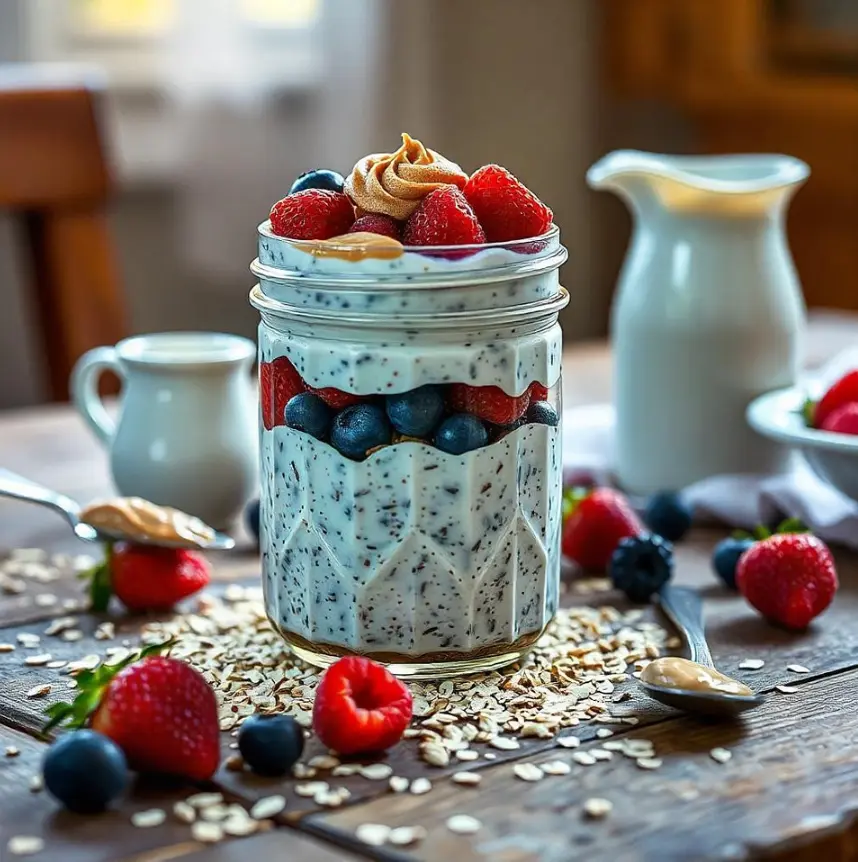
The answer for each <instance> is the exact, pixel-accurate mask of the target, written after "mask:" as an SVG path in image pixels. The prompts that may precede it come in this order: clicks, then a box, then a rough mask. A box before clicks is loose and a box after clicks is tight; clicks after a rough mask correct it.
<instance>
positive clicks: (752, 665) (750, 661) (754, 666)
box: [739, 658, 765, 670]
mask: <svg viewBox="0 0 858 862" xmlns="http://www.w3.org/2000/svg"><path fill="white" fill-rule="evenodd" d="M764 665H765V662H764V661H763V660H762V659H761V658H746V659H745V660H744V661H743V662H742V663H741V664H740V665H739V670H759V669H760V668H761V667H763V666H764Z"/></svg>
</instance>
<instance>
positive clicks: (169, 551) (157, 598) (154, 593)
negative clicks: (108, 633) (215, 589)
mask: <svg viewBox="0 0 858 862" xmlns="http://www.w3.org/2000/svg"><path fill="white" fill-rule="evenodd" d="M85 577H87V578H89V579H90V591H89V593H90V600H91V602H92V610H93V611H95V612H96V613H103V612H104V611H106V610H107V605H108V603H109V601H110V596H111V595H115V596H116V597H117V598H118V599H119V601H121V602H122V604H124V605H125V607H126V608H128V610H130V611H156V610H167V609H169V608H172V607H173V606H174V605H175V604H176V603H177V602H180V601H181V600H182V599H186V598H188V596H192V595H194V593H198V592H199V591H200V590H201V589H203V587H206V586H208V583H209V581H211V569H210V567H209V564H208V562H206V559H205V557H203V555H202V554H200V553H198V552H197V551H192V550H189V549H186V548H159V547H157V546H154V545H137V544H134V543H132V542H115V543H112V544H109V545H108V546H107V550H106V554H105V558H104V561H103V562H101V563H99V564H98V565H96V566H94V567H93V568H92V569H90V570H89V572H87V573H85Z"/></svg>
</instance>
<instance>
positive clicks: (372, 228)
mask: <svg viewBox="0 0 858 862" xmlns="http://www.w3.org/2000/svg"><path fill="white" fill-rule="evenodd" d="M364 231H365V232H366V233H377V234H381V236H389V237H390V238H391V239H399V238H400V237H401V236H402V222H399V221H397V220H396V219H395V218H391V217H390V216H389V215H382V214H381V213H367V214H366V215H362V216H361V217H360V218H358V219H357V220H356V221H355V223H354V224H353V225H352V226H351V227H350V228H349V231H348V232H349V233H361V232H364Z"/></svg>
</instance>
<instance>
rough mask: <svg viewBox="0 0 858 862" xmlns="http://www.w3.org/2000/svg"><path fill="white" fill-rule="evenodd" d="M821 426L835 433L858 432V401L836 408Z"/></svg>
mask: <svg viewBox="0 0 858 862" xmlns="http://www.w3.org/2000/svg"><path fill="white" fill-rule="evenodd" d="M819 427H820V428H821V429H822V430H823V431H831V432H832V433H834V434H858V401H850V402H849V403H848V404H844V405H842V406H841V407H837V408H835V409H834V410H832V411H831V412H830V413H829V414H828V415H827V416H826V417H825V419H824V420H823V421H822V424H821V425H820V426H819Z"/></svg>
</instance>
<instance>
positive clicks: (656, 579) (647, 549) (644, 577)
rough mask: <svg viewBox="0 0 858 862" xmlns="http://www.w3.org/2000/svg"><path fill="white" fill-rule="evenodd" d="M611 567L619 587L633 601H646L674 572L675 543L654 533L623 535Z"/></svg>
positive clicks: (614, 579) (614, 581)
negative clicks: (623, 537) (672, 543)
mask: <svg viewBox="0 0 858 862" xmlns="http://www.w3.org/2000/svg"><path fill="white" fill-rule="evenodd" d="M609 571H610V575H611V580H612V581H613V583H614V586H615V587H616V588H617V589H620V590H622V591H623V592H624V593H625V594H626V595H627V596H628V597H629V598H630V599H631V600H632V601H633V602H647V601H649V599H650V596H652V594H653V593H656V592H658V591H659V590H660V589H661V588H662V587H663V586H664V585H665V584H666V583H667V582H668V581H669V580H670V578H671V575H672V574H673V545H671V544H670V542H668V541H667V540H666V539H663V538H662V537H661V536H657V535H655V534H653V535H649V536H629V537H627V538H625V539H621V540H620V543H619V545H617V548H616V550H615V551H614V553H613V555H612V556H611V562H610V565H609Z"/></svg>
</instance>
